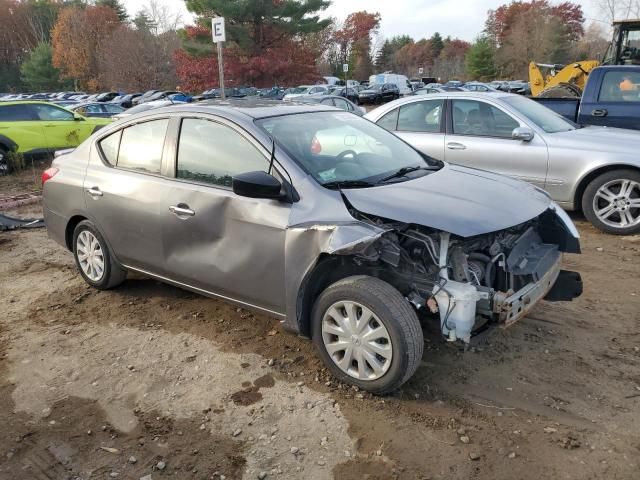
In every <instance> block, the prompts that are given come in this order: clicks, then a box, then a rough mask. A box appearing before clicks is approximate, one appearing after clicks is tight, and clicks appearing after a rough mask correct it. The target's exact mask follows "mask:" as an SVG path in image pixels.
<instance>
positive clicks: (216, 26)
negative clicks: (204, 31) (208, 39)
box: [211, 17, 227, 43]
mask: <svg viewBox="0 0 640 480" xmlns="http://www.w3.org/2000/svg"><path fill="white" fill-rule="evenodd" d="M211 34H212V35H213V41H214V42H216V43H218V42H226V41H227V37H226V35H225V31H224V17H216V18H212V19H211Z"/></svg>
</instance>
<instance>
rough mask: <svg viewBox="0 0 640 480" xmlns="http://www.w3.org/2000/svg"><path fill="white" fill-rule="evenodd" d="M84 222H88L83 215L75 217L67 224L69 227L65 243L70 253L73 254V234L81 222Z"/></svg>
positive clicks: (67, 227) (65, 233)
mask: <svg viewBox="0 0 640 480" xmlns="http://www.w3.org/2000/svg"><path fill="white" fill-rule="evenodd" d="M83 220H88V218H87V217H83V216H82V215H74V216H73V217H71V218H70V219H69V221H68V222H67V226H66V227H65V230H64V243H65V244H66V246H67V249H68V250H69V251H70V252H73V232H74V231H75V229H76V227H77V226H78V224H79V223H80V222H82V221H83Z"/></svg>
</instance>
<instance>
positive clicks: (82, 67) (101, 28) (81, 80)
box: [51, 6, 121, 90]
mask: <svg viewBox="0 0 640 480" xmlns="http://www.w3.org/2000/svg"><path fill="white" fill-rule="evenodd" d="M120 25H121V23H120V19H119V18H118V14H117V12H116V11H115V10H113V9H112V8H109V7H103V6H87V7H83V8H82V7H67V8H65V9H64V10H63V11H62V12H61V13H60V15H59V16H58V20H57V22H56V24H55V26H54V27H53V30H52V34H51V36H52V43H53V65H54V67H56V68H58V69H60V74H61V77H62V78H68V79H73V80H75V81H76V82H77V83H78V86H79V87H81V88H84V89H87V90H95V89H96V88H97V87H98V85H99V74H100V70H99V56H98V51H99V50H100V47H101V44H102V43H103V42H104V41H105V40H106V39H107V38H109V37H110V35H111V33H112V32H113V31H114V30H115V29H116V28H118V27H119V26H120Z"/></svg>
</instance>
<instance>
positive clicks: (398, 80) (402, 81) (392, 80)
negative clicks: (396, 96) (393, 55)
mask: <svg viewBox="0 0 640 480" xmlns="http://www.w3.org/2000/svg"><path fill="white" fill-rule="evenodd" d="M381 84H392V85H395V87H396V88H397V89H398V92H399V93H400V95H409V94H410V93H411V92H413V88H411V82H409V79H408V78H407V77H406V76H405V75H398V74H396V73H378V74H376V75H371V76H370V77H369V86H372V85H381Z"/></svg>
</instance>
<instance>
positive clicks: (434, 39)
mask: <svg viewBox="0 0 640 480" xmlns="http://www.w3.org/2000/svg"><path fill="white" fill-rule="evenodd" d="M429 40H431V51H432V52H433V58H438V57H439V56H440V52H442V49H443V48H444V41H443V40H442V36H441V35H440V34H439V33H438V32H436V33H434V34H433V35H432V36H431V38H430V39H429Z"/></svg>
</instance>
